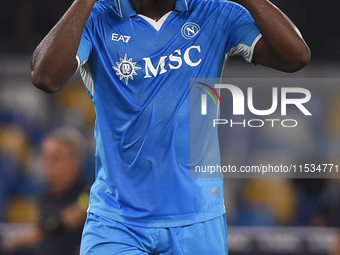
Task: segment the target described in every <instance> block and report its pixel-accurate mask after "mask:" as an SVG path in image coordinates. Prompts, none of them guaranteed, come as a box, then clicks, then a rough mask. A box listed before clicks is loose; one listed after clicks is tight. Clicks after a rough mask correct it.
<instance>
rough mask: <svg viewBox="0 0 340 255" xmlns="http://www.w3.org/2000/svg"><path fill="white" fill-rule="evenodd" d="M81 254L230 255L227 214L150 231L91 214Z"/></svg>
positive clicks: (85, 229)
mask: <svg viewBox="0 0 340 255" xmlns="http://www.w3.org/2000/svg"><path fill="white" fill-rule="evenodd" d="M80 254H81V255H93V254H96V255H116V254H117V255H151V254H152V255H158V254H159V255H207V254H213V255H227V254H228V244H227V224H226V218H225V215H222V216H220V217H217V218H215V219H212V220H208V221H205V222H201V223H196V224H193V225H189V226H183V227H173V228H148V227H136V226H131V225H127V224H123V223H120V222H117V221H114V220H111V219H108V218H105V217H102V216H98V215H95V214H92V213H89V214H88V216H87V220H86V223H85V226H84V231H83V236H82V243H81V248H80Z"/></svg>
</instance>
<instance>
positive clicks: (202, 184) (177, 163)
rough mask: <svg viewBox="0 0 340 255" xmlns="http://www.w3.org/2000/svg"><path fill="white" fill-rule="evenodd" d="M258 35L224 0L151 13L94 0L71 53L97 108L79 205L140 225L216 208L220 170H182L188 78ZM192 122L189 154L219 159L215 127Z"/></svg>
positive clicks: (194, 217) (195, 218)
mask: <svg viewBox="0 0 340 255" xmlns="http://www.w3.org/2000/svg"><path fill="white" fill-rule="evenodd" d="M259 38H260V33H259V30H258V29H257V27H256V25H255V22H254V20H253V19H252V17H251V15H250V14H249V12H248V11H247V10H245V9H244V8H243V7H241V6H240V5H238V4H235V3H232V2H229V1H226V2H225V1H219V0H177V1H176V5H175V9H174V10H173V11H172V12H169V13H167V14H166V15H164V17H162V18H161V19H160V20H159V21H157V22H156V21H154V20H152V19H150V18H148V17H145V16H143V15H138V14H137V13H136V12H135V10H134V8H133V6H132V4H131V2H130V1H129V0H101V1H99V2H97V3H96V4H95V6H94V8H93V11H92V13H91V15H90V17H89V19H88V22H87V24H86V27H85V29H84V32H83V36H82V39H81V43H80V46H79V49H78V54H77V59H78V61H79V64H80V73H81V76H82V79H83V81H84V84H85V85H86V88H87V91H88V93H89V95H90V97H91V100H92V101H93V103H94V107H95V111H96V115H97V119H96V124H95V141H96V179H95V182H94V184H93V186H92V188H91V194H90V207H89V212H93V213H96V214H99V215H103V216H105V217H109V218H111V219H114V220H117V221H120V222H125V223H127V224H132V225H136V226H150V227H175V226H183V225H189V224H193V223H197V222H202V221H205V220H209V219H212V218H215V217H217V216H220V215H221V214H223V213H225V209H224V204H223V179H222V178H191V177H190V167H191V163H190V102H189V101H190V93H191V92H190V79H191V78H205V77H209V78H214V77H215V78H216V77H221V73H222V69H223V65H224V62H225V60H226V59H227V58H228V57H230V56H232V55H242V56H243V57H244V58H245V59H246V60H247V61H249V62H251V59H252V53H253V49H254V46H255V44H256V42H257V41H258V39H259ZM201 92H202V91H199V90H197V96H200V95H201ZM201 120H202V121H203V120H204V119H203V118H201ZM197 126H202V128H203V129H204V130H201V131H200V132H202V133H204V136H200V139H204V141H202V142H201V143H200V144H203V147H204V148H200V150H198V154H199V155H196V157H197V158H199V159H202V160H201V161H200V162H205V163H207V162H208V163H209V164H212V165H216V164H219V163H220V156H219V145H218V137H217V131H216V128H215V129H214V128H212V125H201V123H197ZM210 126H211V127H210ZM191 138H192V137H191ZM192 139H193V138H192ZM194 139H195V138H194ZM196 149H197V148H196ZM196 151H197V150H196ZM207 151H208V152H209V153H207Z"/></svg>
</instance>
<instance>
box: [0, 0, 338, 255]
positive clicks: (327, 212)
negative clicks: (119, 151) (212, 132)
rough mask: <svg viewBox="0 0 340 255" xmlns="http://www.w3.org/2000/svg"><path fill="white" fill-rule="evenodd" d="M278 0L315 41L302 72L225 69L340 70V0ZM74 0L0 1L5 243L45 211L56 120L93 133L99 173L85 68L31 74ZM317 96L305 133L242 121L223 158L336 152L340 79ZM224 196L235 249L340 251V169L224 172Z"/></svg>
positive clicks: (313, 156)
mask: <svg viewBox="0 0 340 255" xmlns="http://www.w3.org/2000/svg"><path fill="white" fill-rule="evenodd" d="M273 2H274V3H275V4H277V5H278V6H279V7H280V8H281V9H282V10H283V11H284V12H285V13H286V14H287V15H288V16H289V17H290V18H291V19H292V21H293V22H294V23H295V24H296V25H297V26H298V27H299V29H300V31H301V32H302V34H303V35H304V38H305V40H306V41H307V43H308V45H309V46H310V48H311V50H312V61H311V63H310V65H308V66H307V67H306V68H305V69H303V70H301V71H299V72H297V73H295V74H284V73H281V72H278V71H275V70H271V69H267V68H264V67H256V68H254V67H252V66H250V65H249V64H247V63H245V62H244V61H243V60H240V59H238V58H235V59H231V60H230V62H229V63H228V64H227V68H226V70H225V72H224V77H231V78H240V77H250V78H259V77H265V78H273V77H274V78H287V77H295V78H340V72H339V70H340V48H339V45H340V33H339V32H338V31H340V28H339V26H340V15H338V10H339V9H340V2H339V1H333V0H324V1H308V0H299V1H296V0H273ZM71 3H72V0H59V1H56V0H51V1H43V0H18V1H10V0H2V1H1V2H0V88H1V93H0V209H1V211H0V222H2V223H1V224H0V243H1V238H11V237H13V236H15V235H19V234H20V231H23V230H24V229H25V228H29V227H30V222H34V221H36V219H37V218H38V217H39V211H37V205H36V200H35V198H36V196H37V195H38V194H39V192H40V191H41V189H42V185H43V184H44V178H43V176H42V171H41V166H40V159H39V144H40V142H41V139H42V138H43V137H44V135H45V134H46V133H48V132H49V131H50V130H51V129H54V128H55V127H59V126H72V127H75V128H77V129H79V130H80V131H81V132H82V133H83V134H84V135H85V136H86V137H87V139H88V141H91V146H90V148H89V150H88V153H89V154H88V155H89V156H88V162H87V164H86V167H85V169H84V172H83V175H84V177H85V178H86V179H87V180H92V179H93V174H94V173H93V165H94V163H93V161H94V159H93V150H94V142H93V124H94V118H95V116H94V111H93V107H92V105H91V102H90V100H89V98H88V96H87V94H86V91H85V89H84V88H83V85H82V82H81V81H80V78H79V75H78V74H77V75H76V76H75V77H74V78H72V79H71V80H70V82H69V83H68V85H67V86H66V87H65V88H64V89H63V90H61V91H60V92H58V93H57V94H54V95H48V94H45V93H43V92H41V91H39V90H37V89H35V88H33V86H32V85H31V83H30V76H29V74H30V54H31V53H32V52H33V50H34V48H35V47H36V46H37V44H38V43H39V41H40V40H41V39H42V38H43V36H44V35H45V34H46V33H47V32H48V31H49V30H50V28H51V27H52V26H53V25H54V24H55V23H56V22H57V20H58V19H59V17H60V16H61V15H62V14H63V12H64V11H65V10H66V9H67V8H68V6H69V5H70V4H71ZM322 85H323V84H320V88H322ZM312 96H313V100H314V102H315V105H314V108H313V118H314V119H313V121H314V122H313V123H304V126H303V128H302V130H301V132H300V133H299V134H298V135H296V134H295V135H294V134H292V135H291V136H290V137H288V138H283V136H282V137H281V139H276V140H274V137H275V134H274V133H270V130H269V131H268V130H266V131H262V133H261V132H259V131H256V132H249V130H239V129H235V130H232V131H231V132H230V133H228V134H226V135H224V136H222V137H221V152H222V157H223V160H224V161H227V162H228V163H230V164H234V165H239V164H241V163H242V162H243V163H244V162H247V163H248V164H252V163H254V162H256V160H257V162H258V161H259V160H260V159H262V158H264V157H267V158H268V157H270V158H272V159H273V158H275V157H279V156H280V157H281V158H282V157H284V158H285V159H286V160H288V159H290V157H292V158H293V157H294V159H295V160H296V163H297V164H298V163H299V162H301V163H307V161H308V163H310V162H312V161H313V160H315V161H317V162H322V163H331V162H337V160H338V159H339V158H340V157H339V156H340V111H339V107H340V105H339V98H340V84H339V89H335V90H334V91H333V92H332V93H328V97H327V99H326V100H325V99H324V98H322V97H321V95H314V94H313V95H312ZM263 137H266V138H267V139H266V140H265V139H263ZM271 138H272V139H271ZM293 140H294V142H291V141H293ZM259 148H261V149H259ZM306 151H308V153H304V152H306ZM292 155H293V156H292ZM297 155H299V157H297ZM300 156H301V157H300ZM296 157H297V158H296ZM225 201H226V208H227V218H228V222H229V226H230V227H229V229H228V232H229V247H230V255H248V254H249V255H250V254H251V255H273V254H274V255H275V254H280V255H300V254H301V255H302V254H303V255H326V254H327V255H339V254H340V252H339V250H338V251H337V250H336V249H337V247H336V246H337V245H338V229H339V228H340V223H339V222H340V182H339V180H338V179H327V180H325V179H307V180H305V179H296V180H292V179H280V180H265V179H260V180H259V179H255V180H248V179H226V181H225ZM250 226H251V227H250ZM315 226H319V227H315ZM0 247H1V245H0ZM0 250H1V248H0ZM0 255H2V254H1V251H0Z"/></svg>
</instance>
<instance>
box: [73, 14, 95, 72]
mask: <svg viewBox="0 0 340 255" xmlns="http://www.w3.org/2000/svg"><path fill="white" fill-rule="evenodd" d="M90 25H91V21H90V20H89V21H88V22H87V24H86V26H85V28H84V30H83V34H82V37H81V40H80V44H79V47H78V51H77V56H76V59H77V61H78V68H79V67H80V66H82V65H83V64H85V63H86V62H87V60H88V59H89V57H90V54H91V49H92V43H91V40H90V36H89V32H88V31H89V29H88V27H89V26H90Z"/></svg>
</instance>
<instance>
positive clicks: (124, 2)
mask: <svg viewBox="0 0 340 255" xmlns="http://www.w3.org/2000/svg"><path fill="white" fill-rule="evenodd" d="M114 7H115V8H116V10H117V11H118V13H119V14H120V16H121V17H122V18H128V17H132V16H136V15H137V13H136V11H135V9H134V8H133V5H132V3H131V1H130V0H116V1H114ZM175 10H176V11H187V10H188V0H176V5H175Z"/></svg>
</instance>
